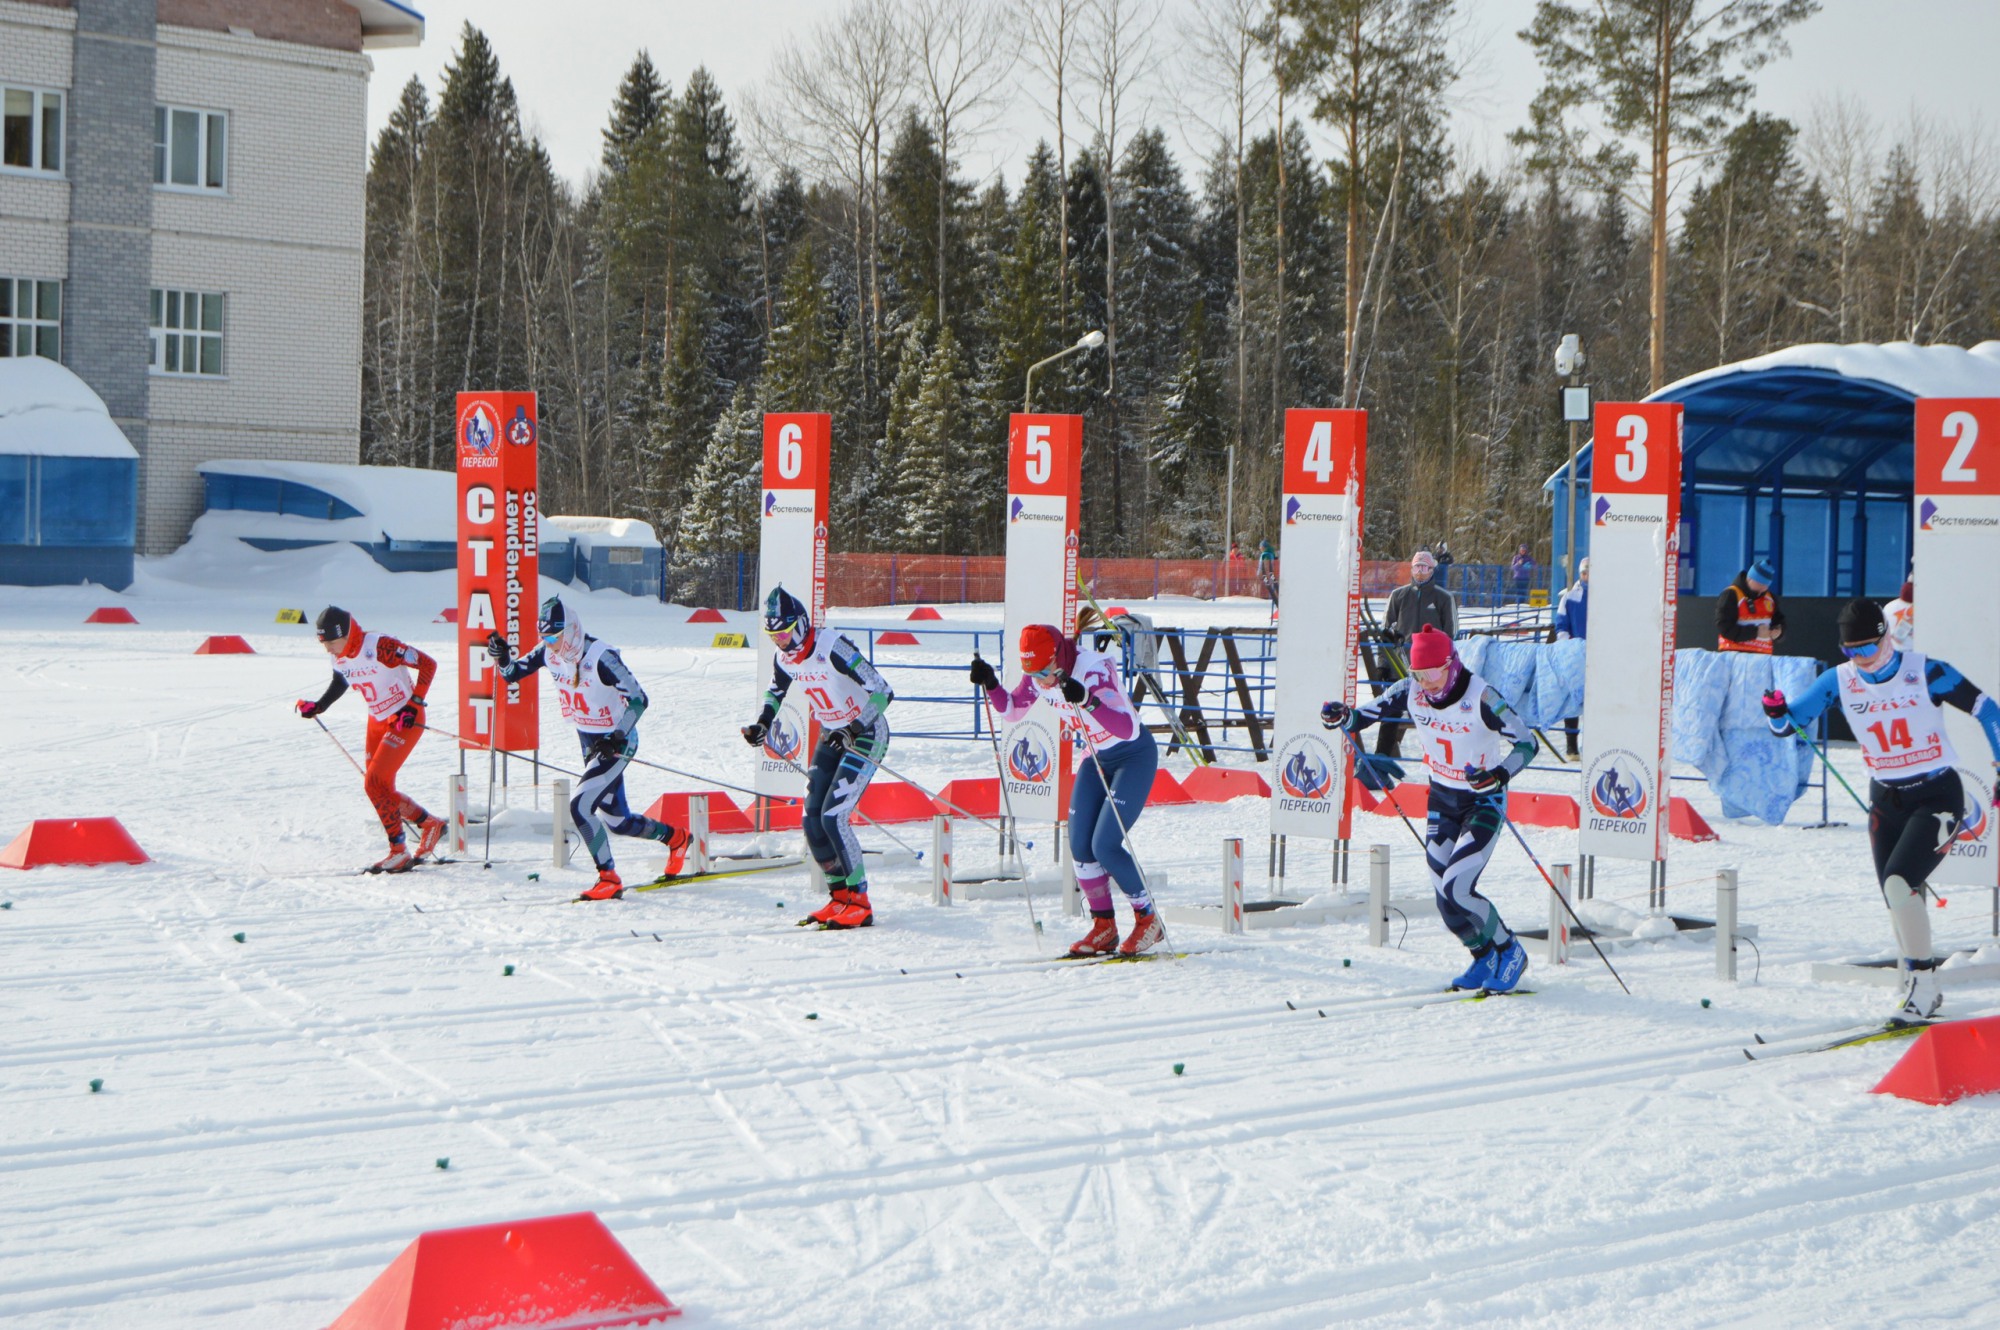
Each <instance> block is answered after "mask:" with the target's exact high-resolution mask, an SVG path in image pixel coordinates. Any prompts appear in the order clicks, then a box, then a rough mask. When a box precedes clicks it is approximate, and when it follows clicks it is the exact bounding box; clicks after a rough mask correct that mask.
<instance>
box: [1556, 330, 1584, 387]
mask: <svg viewBox="0 0 2000 1330" xmlns="http://www.w3.org/2000/svg"><path fill="white" fill-rule="evenodd" d="M1582 368H1583V343H1582V341H1581V340H1580V339H1579V338H1578V337H1577V335H1576V334H1575V333H1564V334H1563V339H1562V344H1561V345H1559V346H1557V347H1556V373H1558V374H1561V375H1563V376H1564V377H1565V378H1567V377H1568V376H1569V375H1571V374H1574V373H1576V372H1577V371H1578V370H1580V369H1582Z"/></svg>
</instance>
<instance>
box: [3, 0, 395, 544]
mask: <svg viewBox="0 0 2000 1330" xmlns="http://www.w3.org/2000/svg"><path fill="white" fill-rule="evenodd" d="M423 30H424V21H423V17H422V16H421V15H419V14H417V13H416V12H415V11H414V10H411V9H407V8H405V7H403V6H402V5H400V4H397V3H394V0H0V115H3V117H4V118H0V356H5V355H46V356H50V357H52V358H54V359H57V360H60V361H61V362H62V363H63V364H64V365H66V366H68V367H69V368H70V369H71V370H73V371H74V372H75V373H76V374H77V375H79V376H80V377H81V378H82V379H83V380H84V381H85V382H86V383H88V384H89V385H90V386H91V387H92V388H94V389H95V390H96V391H97V394H98V395H99V396H100V397H102V398H103V399H104V401H105V403H106V405H107V406H109V407H110V410H111V414H112V418H113V419H114V420H116V421H117V422H118V424H119V426H120V427H121V428H122V429H123V430H124V431H125V433H126V435H127V437H129V438H130V439H131V441H132V444H133V446H134V447H135V448H137V449H138V452H139V505H138V548H139V551H140V552H141V553H143V554H161V553H165V552H167V551H170V550H172V549H173V548H175V547H176V546H177V545H179V544H180V542H181V541H182V540H184V539H185V538H186V536H187V531H188V527H189V525H190V524H191V523H192V522H193V520H194V518H195V516H196V515H197V514H198V512H199V511H200V507H201V485H200V480H199V477H198V476H197V475H196V472H195V467H196V466H197V464H199V463H201V462H203V461H208V460H211V459H215V458H225V457H262V458H290V459H294V460H299V461H313V462H355V461H358V460H359V454H360V422H361V264H362V232H363V208H364V188H365V178H366V173H367V154H368V128H367V97H368V75H369V71H370V69H371V68H372V63H371V62H370V60H369V59H368V56H367V54H366V52H367V51H369V50H371V49H374V48H378V47H385V46H410V45H415V44H416V43H418V42H419V41H421V40H422V38H423Z"/></svg>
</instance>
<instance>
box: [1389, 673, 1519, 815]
mask: <svg viewBox="0 0 2000 1330" xmlns="http://www.w3.org/2000/svg"><path fill="white" fill-rule="evenodd" d="M1485 696H1486V680H1484V679H1482V678H1480V677H1479V676H1478V675H1476V674H1474V673H1473V672H1472V671H1470V670H1467V671H1466V672H1465V691H1464V692H1462V693H1460V694H1459V697H1458V701H1456V702H1453V703H1450V704H1449V705H1447V706H1444V707H1434V706H1432V705H1431V704H1430V703H1429V702H1426V701H1425V700H1424V693H1423V690H1422V689H1421V688H1419V687H1417V684H1416V681H1415V680H1411V682H1410V720H1411V721H1412V722H1414V723H1415V724H1416V727H1417V737H1418V738H1420V739H1422V740H1423V743H1424V765H1425V766H1426V767H1428V768H1429V769H1430V775H1431V781H1432V783H1434V784H1443V785H1449V786H1451V787H1452V788H1453V789H1457V790H1469V789H1471V788H1472V786H1471V785H1469V784H1468V783H1467V782H1466V779H1465V769H1466V768H1467V767H1497V766H1499V765H1500V762H1501V760H1502V759H1503V758H1505V757H1506V756H1507V754H1508V753H1509V752H1510V751H1512V749H1513V747H1514V744H1513V741H1512V740H1510V739H1508V738H1507V736H1506V735H1504V734H1501V733H1500V732H1499V731H1497V730H1491V729H1488V728H1487V726H1486V720H1485V718H1484V717H1483V716H1481V715H1480V713H1479V704H1480V700H1481V699H1482V698H1484V697H1485Z"/></svg>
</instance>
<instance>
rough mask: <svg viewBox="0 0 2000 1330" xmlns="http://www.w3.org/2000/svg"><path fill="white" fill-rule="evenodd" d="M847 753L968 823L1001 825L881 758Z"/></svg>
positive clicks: (1030, 846) (1027, 841)
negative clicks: (947, 809)
mask: <svg viewBox="0 0 2000 1330" xmlns="http://www.w3.org/2000/svg"><path fill="white" fill-rule="evenodd" d="M847 751H848V752H850V753H854V755H855V756H856V757H858V758H860V759H861V760H862V761H863V762H866V763H867V764H868V765H869V766H871V767H874V768H875V769H876V770H877V771H879V772H881V773H882V774H883V775H885V776H890V777H892V778H894V779H896V780H899V781H901V782H903V784H905V785H907V786H909V787H910V788H911V789H913V790H915V791H916V792H917V793H918V794H921V795H923V796H924V798H926V799H929V800H930V801H931V802H932V803H940V804H943V805H944V806H945V807H946V808H949V809H950V810H951V811H952V812H954V813H957V814H958V815H959V816H960V817H962V818H965V819H967V820H968V821H972V822H977V823H979V824H980V825H981V826H984V827H994V828H996V829H997V828H998V827H999V825H1000V824H999V823H997V822H995V821H994V820H993V819H992V818H990V817H981V816H980V815H979V814H977V813H974V812H969V811H968V810H966V809H963V808H960V807H959V806H958V805H957V804H955V803H953V802H952V801H951V800H949V799H947V798H945V797H944V796H943V795H942V794H935V793H933V792H932V791H930V790H927V789H925V788H924V787H923V786H922V785H919V784H918V783H917V782H916V781H913V780H911V779H910V778H909V777H908V776H905V775H904V774H903V773H902V772H900V771H898V770H896V769H895V768H894V767H892V766H890V765H889V764H888V763H887V762H884V761H882V760H881V759H880V758H875V757H870V756H868V755H867V754H866V753H858V752H855V751H854V750H853V749H851V748H850V749H848V750H847ZM1021 844H1023V845H1025V846H1027V847H1028V848H1029V849H1031V850H1032V849H1034V848H1035V843H1034V842H1033V841H1031V840H1024V841H1022V842H1021Z"/></svg>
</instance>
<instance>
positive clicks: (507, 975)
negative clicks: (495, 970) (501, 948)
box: [500, 965, 514, 979]
mask: <svg viewBox="0 0 2000 1330" xmlns="http://www.w3.org/2000/svg"><path fill="white" fill-rule="evenodd" d="M500 977H501V978H503V979H511V978H513V977H514V967H513V966H511V965H503V966H501V967H500Z"/></svg>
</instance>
